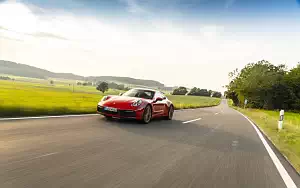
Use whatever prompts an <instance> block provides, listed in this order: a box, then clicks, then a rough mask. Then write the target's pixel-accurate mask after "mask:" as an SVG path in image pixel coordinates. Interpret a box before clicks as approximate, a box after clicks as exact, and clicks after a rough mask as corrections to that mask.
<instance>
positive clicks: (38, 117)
mask: <svg viewBox="0 0 300 188" xmlns="http://www.w3.org/2000/svg"><path fill="white" fill-rule="evenodd" d="M96 115H99V114H73V115H58V116H34V117H16V118H0V121H13V120H27V119H49V118H68V117H85V116H96Z"/></svg>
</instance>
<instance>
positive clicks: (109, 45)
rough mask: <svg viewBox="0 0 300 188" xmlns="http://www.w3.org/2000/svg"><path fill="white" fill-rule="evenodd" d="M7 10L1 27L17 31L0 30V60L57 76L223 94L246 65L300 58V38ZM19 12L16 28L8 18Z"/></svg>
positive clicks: (10, 7) (218, 27) (11, 7)
mask: <svg viewBox="0 0 300 188" xmlns="http://www.w3.org/2000/svg"><path fill="white" fill-rule="evenodd" d="M4 5H5V8H6V9H5V11H4V12H1V10H4V9H3V4H0V26H3V27H5V28H6V27H7V28H9V29H12V30H16V31H17V32H11V31H7V30H1V29H0V35H1V36H3V37H2V38H0V57H1V58H3V59H8V60H13V61H16V62H19V63H26V64H30V65H34V66H37V67H41V68H46V69H49V70H52V71H57V72H72V73H77V74H81V75H118V76H131V77H136V78H145V79H155V80H159V81H162V82H163V83H165V84H167V85H185V86H189V87H192V86H197V87H200V88H208V89H214V90H222V88H221V86H223V85H225V84H227V82H228V79H227V75H228V72H229V71H232V70H233V69H235V68H237V67H238V68H241V67H242V66H243V65H245V64H246V63H249V62H254V61H257V60H261V59H268V60H270V61H272V62H275V63H283V61H285V62H287V63H290V65H291V66H292V65H293V63H296V62H297V58H299V55H298V52H297V49H300V39H299V37H298V38H297V37H292V38H287V37H286V36H285V35H283V37H282V38H276V37H272V36H270V37H269V38H264V37H259V33H253V34H252V35H250V36H249V35H247V34H245V33H233V34H228V33H227V32H226V30H227V29H228V28H230V26H228V25H227V26H223V25H213V24H209V25H203V24H199V23H198V24H197V23H194V24H190V25H189V24H187V23H186V24H185V25H181V24H178V23H176V22H170V21H169V20H151V22H150V24H149V22H148V23H147V24H149V25H144V23H142V24H139V25H135V23H134V22H133V23H130V21H129V22H128V23H125V24H122V25H121V24H119V23H116V22H115V23H109V22H107V21H105V20H100V19H98V18H95V17H90V16H89V17H87V16H82V15H74V14H72V13H69V12H63V11H54V12H52V11H51V12H50V11H45V10H40V11H42V12H43V13H42V14H39V13H36V12H37V10H39V8H38V7H37V8H35V11H33V9H32V8H30V7H28V6H27V5H24V4H21V3H11V2H9V3H8V4H4ZM1 8H2V9H1ZM7 8H8V9H7ZM15 8H16V9H15ZM16 10H18V11H19V13H18V14H17V15H15V17H14V19H11V20H10V22H11V23H9V22H7V21H6V20H5V19H1V16H4V17H6V18H7V16H10V15H12V13H11V12H15V11H16ZM12 16H13V15H12ZM2 18H3V17H2ZM133 25H134V27H135V29H132V26H133ZM139 28H140V29H141V30H142V31H140V30H139ZM145 28H149V29H145ZM190 30H192V32H190ZM23 33H30V35H28V34H27V35H25V34H23ZM38 35H39V36H41V35H42V36H43V37H37V36H38ZM45 36H46V37H45ZM51 36H52V37H51ZM53 36H54V37H53ZM55 36H59V37H62V38H66V39H68V40H61V38H59V37H55ZM5 37H6V38H5ZM7 38H14V39H17V40H22V41H23V42H18V41H13V40H9V39H7ZM281 39H282V40H281ZM283 39H284V40H283ZM208 78H210V79H208Z"/></svg>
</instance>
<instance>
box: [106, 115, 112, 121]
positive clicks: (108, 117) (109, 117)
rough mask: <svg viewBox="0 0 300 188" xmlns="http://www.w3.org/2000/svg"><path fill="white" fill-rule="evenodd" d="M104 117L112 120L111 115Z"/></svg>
mask: <svg viewBox="0 0 300 188" xmlns="http://www.w3.org/2000/svg"><path fill="white" fill-rule="evenodd" d="M105 118H106V119H107V120H112V119H113V118H112V117H111V116H105Z"/></svg>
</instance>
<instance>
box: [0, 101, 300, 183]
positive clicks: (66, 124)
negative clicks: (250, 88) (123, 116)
mask: <svg viewBox="0 0 300 188" xmlns="http://www.w3.org/2000/svg"><path fill="white" fill-rule="evenodd" d="M225 103H226V102H225V101H222V104H221V105H220V106H218V107H212V108H203V109H195V110H180V111H176V112H175V115H174V120H172V121H166V120H154V121H152V122H151V123H150V124H147V125H143V124H139V123H136V122H135V121H107V120H106V119H105V118H103V117H101V116H98V115H97V116H84V117H64V118H46V119H27V120H8V121H0V187H1V188H21V187H22V188H23V187H28V188H48V187H55V188H57V187H62V188H65V187H72V188H76V187H80V188H81V187H89V188H90V187H97V188H99V187H101V188H102V187H130V188H134V187H138V188H140V187H161V188H167V187H184V188H187V187H201V188H206V187H207V188H216V187H220V188H227V187H228V188H237V187H239V188H240V187H241V188H248V187H249V188H250V187H251V188H267V187H270V188H283V187H288V186H289V185H288V186H287V185H286V183H285V182H284V180H283V178H282V176H281V174H280V173H279V170H277V168H276V166H275V165H274V162H273V160H272V159H271V157H270V156H269V153H268V152H267V150H266V148H265V146H264V144H263V143H262V141H261V139H260V138H259V136H258V134H257V132H256V131H255V129H254V128H253V126H252V125H251V124H250V123H249V121H248V120H246V119H245V118H244V117H243V116H242V115H240V114H239V113H237V112H236V111H234V110H232V109H230V108H229V107H228V106H227V105H226V104H225ZM275 126H276V125H275ZM273 150H274V148H273ZM275 153H276V155H277V157H278V158H279V160H280V161H281V164H282V165H283V166H284V168H285V169H286V171H287V172H288V176H289V177H291V179H292V180H293V182H294V183H295V185H297V186H298V187H299V175H298V174H297V173H296V172H295V171H294V170H293V169H292V168H291V167H290V166H289V164H288V163H287V161H285V159H284V158H283V157H282V156H281V155H280V154H279V153H278V152H276V151H275ZM290 187H291V186H290Z"/></svg>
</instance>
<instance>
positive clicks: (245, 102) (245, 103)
mask: <svg viewBox="0 0 300 188" xmlns="http://www.w3.org/2000/svg"><path fill="white" fill-rule="evenodd" d="M247 103H248V100H247V99H245V101H244V109H245V108H246V105H247Z"/></svg>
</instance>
